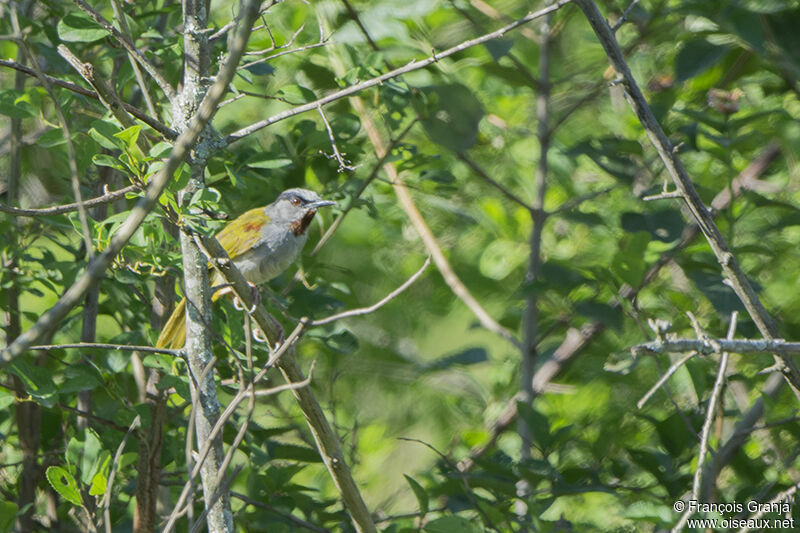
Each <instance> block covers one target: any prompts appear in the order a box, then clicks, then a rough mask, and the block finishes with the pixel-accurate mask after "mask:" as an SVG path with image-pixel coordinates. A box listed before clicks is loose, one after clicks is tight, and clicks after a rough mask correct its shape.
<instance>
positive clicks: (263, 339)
mask: <svg viewBox="0 0 800 533" xmlns="http://www.w3.org/2000/svg"><path fill="white" fill-rule="evenodd" d="M273 324H274V325H275V329H276V330H277V333H278V340H276V341H275V342H274V343H273V346H272V349H273V350H277V349H278V348H280V346H281V344H283V341H285V340H286V334H285V333H284V331H283V326H281V325H280V324H279V323H278V322H277V321H273ZM253 340H255V341H256V342H260V343H262V344H266V345H269V339H268V338H267V336H266V335H264V332H263V331H261V328H258V327H256V328H253Z"/></svg>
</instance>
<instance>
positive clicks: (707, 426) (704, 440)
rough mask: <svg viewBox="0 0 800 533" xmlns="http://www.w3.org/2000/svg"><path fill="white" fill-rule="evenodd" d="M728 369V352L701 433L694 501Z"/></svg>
mask: <svg viewBox="0 0 800 533" xmlns="http://www.w3.org/2000/svg"><path fill="white" fill-rule="evenodd" d="M737 318H738V313H737V312H736V311H734V312H733V313H731V323H730V325H729V327H728V335H727V336H726V339H728V340H732V339H733V336H734V334H735V333H736V319H737ZM727 369H728V352H722V356H721V358H720V361H719V369H718V370H717V379H716V380H715V381H714V388H713V389H712V390H711V398H709V400H708V408H706V419H705V422H703V430H702V432H701V433H700V450H699V451H698V452H697V469H696V470H695V472H694V480H693V481H692V499H693V500H698V498H699V495H700V478H701V476H702V474H703V464H704V463H705V460H706V453H707V452H708V437H709V435H710V434H711V423H712V422H713V421H714V415H715V414H716V407H717V400H719V396H720V393H721V392H722V384H723V383H724V382H725V372H726V371H727Z"/></svg>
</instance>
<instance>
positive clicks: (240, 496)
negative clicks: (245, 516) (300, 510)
mask: <svg viewBox="0 0 800 533" xmlns="http://www.w3.org/2000/svg"><path fill="white" fill-rule="evenodd" d="M231 497H233V498H236V499H237V500H241V501H243V502H244V503H246V504H247V505H252V506H253V507H256V508H258V509H263V510H265V511H269V512H270V513H274V514H276V515H278V516H280V517H283V518H285V519H286V520H289V521H290V522H292V523H293V524H296V525H298V526H300V527H303V528H305V529H308V530H309V531H314V532H316V533H330V529H325V528H324V527H320V526H318V525H315V524H312V523H311V522H307V521H305V520H303V519H302V518H298V517H296V516H294V515H293V514H291V513H287V512H284V511H281V510H280V509H278V508H276V507H273V506H271V505H269V504H266V503H264V502H261V501H258V500H254V499H252V498H249V497H247V496H245V495H244V494H240V493H238V492H235V491H231Z"/></svg>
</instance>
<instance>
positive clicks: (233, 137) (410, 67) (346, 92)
mask: <svg viewBox="0 0 800 533" xmlns="http://www.w3.org/2000/svg"><path fill="white" fill-rule="evenodd" d="M75 1H79V0H75ZM572 1H573V0H558V1H557V2H554V3H553V4H552V5H551V6H548V7H546V8H544V9H540V10H539V11H535V12H532V13H529V14H528V15H526V16H525V17H522V18H521V19H518V20H515V21H514V22H511V23H510V24H507V25H506V26H503V27H502V28H500V29H499V30H495V31H493V32H491V33H487V34H485V35H482V36H480V37H477V38H475V39H470V40H468V41H464V42H463V43H461V44H458V45H456V46H453V47H451V48H448V49H447V50H444V51H442V52H437V53H435V54H433V55H431V56H429V57H427V58H425V59H422V60H419V61H417V60H414V61H412V62H410V63H409V64H407V65H405V66H403V67H400V68H396V69H394V70H392V71H390V72H387V73H386V74H382V75H380V76H378V77H376V78H372V79H370V80H367V81H364V82H361V83H357V84H355V85H351V86H350V87H346V88H344V89H342V90H340V91H336V92H333V93H331V94H329V95H328V96H324V97H322V98H320V99H319V100H316V101H314V102H309V103H307V104H304V105H301V106H297V107H295V108H292V109H287V110H286V111H281V112H280V113H277V114H275V115H273V116H271V117H269V118H267V119H264V120H261V121H259V122H256V123H255V124H251V125H249V126H247V127H245V128H242V129H240V130H238V131H235V132H233V133H231V134H230V135H228V136H227V137H226V138H225V142H226V143H227V144H231V143H233V142H236V141H238V140H239V139H242V138H243V137H246V136H248V135H250V134H252V133H255V132H257V131H258V130H260V129H263V128H266V127H267V126H269V125H271V124H275V123H276V122H279V121H281V120H285V119H287V118H289V117H293V116H295V115H299V114H301V113H305V112H306V111H312V110H314V109H316V108H317V107H318V106H324V105H327V104H329V103H331V102H335V101H336V100H340V99H342V98H346V97H348V96H352V95H354V94H356V93H358V92H360V91H363V90H364V89H367V88H369V87H374V86H376V85H380V84H381V83H383V82H385V81H386V80H390V79H392V78H396V77H398V76H401V75H403V74H406V73H408V72H413V71H415V70H419V69H421V68H425V67H428V66H430V65H432V64H434V63H436V62H437V61H441V60H442V59H444V58H446V57H449V56H451V55H453V54H457V53H458V52H461V51H463V50H466V49H468V48H471V47H473V46H477V45H479V44H483V43H485V42H488V41H491V40H493V39H497V38H499V37H502V36H503V35H505V34H506V33H508V32H509V31H511V30H513V29H516V28H518V27H520V26H522V25H523V24H526V23H528V22H530V21H532V20H536V19H537V18H539V17H543V16H544V15H547V14H548V13H552V12H554V11H557V10H558V9H560V8H561V7H563V6H565V5H566V4H569V3H570V2H572Z"/></svg>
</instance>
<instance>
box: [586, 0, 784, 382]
mask: <svg viewBox="0 0 800 533" xmlns="http://www.w3.org/2000/svg"><path fill="white" fill-rule="evenodd" d="M575 1H576V3H577V4H578V6H579V7H580V8H581V10H582V11H583V12H584V14H585V15H586V18H587V19H588V21H589V23H590V24H591V26H592V29H593V30H594V32H595V34H596V35H597V37H598V39H599V40H600V43H601V44H602V45H603V48H604V49H605V51H606V55H608V58H609V59H610V60H611V63H612V65H613V66H614V69H615V70H616V71H617V72H618V73H619V74H620V75H621V76H622V83H623V86H624V87H625V91H626V95H627V97H628V102H629V103H630V105H631V107H632V108H633V110H634V112H635V113H636V116H637V117H638V118H639V121H640V122H641V124H642V126H643V127H644V129H645V132H646V133H647V136H648V137H649V138H650V142H651V143H652V144H653V146H654V147H655V148H656V151H657V152H658V154H659V156H660V157H661V160H662V161H663V162H664V166H665V167H666V169H667V171H668V172H669V174H670V176H671V177H672V181H673V182H674V183H675V187H676V188H677V190H678V191H680V192H681V194H682V195H683V197H684V201H685V202H686V205H687V207H688V208H689V210H690V211H691V213H692V216H693V217H694V219H695V220H696V222H697V224H698V226H699V227H700V229H701V230H702V231H703V233H704V234H705V236H706V239H707V240H708V243H709V244H710V245H711V249H712V250H713V251H714V255H715V256H716V257H717V261H718V262H719V264H720V266H721V267H722V271H723V272H724V273H725V276H726V277H727V278H728V280H729V281H730V283H731V287H732V288H733V290H734V291H735V292H736V295H737V296H738V297H739V299H740V300H741V301H742V303H743V304H744V307H745V309H747V312H748V314H749V315H750V317H751V318H752V320H753V321H754V322H755V324H756V326H757V327H758V330H759V332H760V333H761V334H762V335H763V336H764V337H765V338H767V339H772V338H775V337H776V336H777V334H778V329H777V327H776V325H775V322H774V321H773V319H772V317H771V316H770V315H769V313H767V310H766V309H765V308H764V306H763V305H762V303H761V300H759V298H758V294H757V293H756V292H755V290H754V289H753V287H752V285H751V284H750V282H749V280H748V279H747V276H745V274H744V272H743V271H742V269H741V267H740V266H739V262H738V261H737V260H736V257H735V256H734V255H733V254H732V253H731V251H730V249H729V248H728V245H727V243H726V242H725V239H724V238H723V237H722V234H721V233H720V231H719V228H717V225H716V224H715V223H714V219H713V217H712V216H711V213H710V211H709V209H708V208H707V207H706V206H705V205H704V204H703V201H702V200H701V198H700V196H699V195H698V194H697V191H696V190H695V188H694V184H693V183H692V180H691V179H690V177H689V174H688V173H687V172H686V169H685V168H684V166H683V163H681V161H680V159H679V158H678V156H677V154H676V153H675V151H674V150H673V146H672V144H671V143H670V141H669V139H668V138H667V136H666V134H665V133H664V130H662V129H661V126H660V125H659V123H658V121H657V120H656V118H655V116H654V115H653V112H652V110H651V109H650V107H649V106H648V104H647V101H646V100H645V98H644V95H643V94H642V92H641V90H640V89H639V86H638V85H637V83H636V80H635V79H634V77H633V74H632V73H631V71H630V69H629V68H628V65H627V63H626V62H625V58H624V57H623V55H622V50H620V48H619V45H618V44H617V41H616V38H615V37H614V32H613V31H611V28H609V27H608V24H607V23H606V20H605V19H604V18H603V16H602V15H601V14H600V11H599V10H598V9H597V6H596V5H595V4H594V2H593V1H592V0H575ZM776 363H777V364H778V366H779V368H780V370H781V372H783V374H784V377H785V378H786V380H787V381H788V382H789V384H790V385H791V386H792V388H793V390H794V392H795V395H796V396H798V397H800V369H798V367H797V365H796V364H795V362H794V361H793V360H792V359H791V358H788V357H785V356H776Z"/></svg>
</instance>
